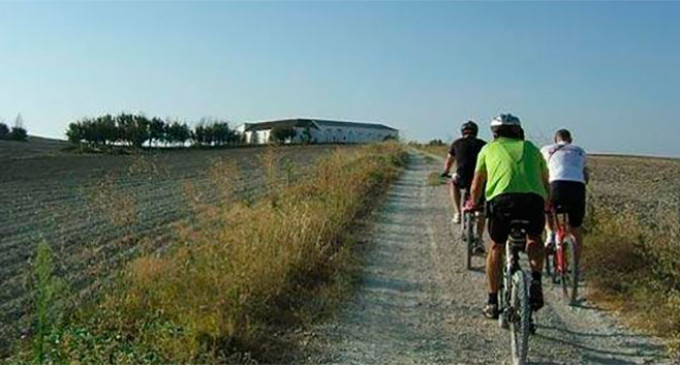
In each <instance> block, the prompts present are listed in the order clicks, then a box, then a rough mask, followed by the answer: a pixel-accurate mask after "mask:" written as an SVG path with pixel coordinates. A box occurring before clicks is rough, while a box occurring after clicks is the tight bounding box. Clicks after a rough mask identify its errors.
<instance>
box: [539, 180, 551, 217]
mask: <svg viewBox="0 0 680 365" xmlns="http://www.w3.org/2000/svg"><path fill="white" fill-rule="evenodd" d="M541 180H543V187H544V188H545V192H546V195H545V212H546V213H548V212H549V211H550V209H551V208H552V207H551V206H550V205H551V203H550V202H551V199H550V174H549V173H548V171H547V170H543V173H542V174H541Z"/></svg>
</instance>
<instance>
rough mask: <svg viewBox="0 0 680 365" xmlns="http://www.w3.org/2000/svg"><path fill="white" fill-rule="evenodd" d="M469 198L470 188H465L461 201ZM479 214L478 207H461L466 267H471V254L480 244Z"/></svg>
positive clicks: (472, 254)
mask: <svg viewBox="0 0 680 365" xmlns="http://www.w3.org/2000/svg"><path fill="white" fill-rule="evenodd" d="M468 200H470V190H469V189H465V194H464V195H463V202H467V201H468ZM480 214H481V212H480V209H479V207H475V209H463V220H462V223H463V224H462V225H461V228H462V231H461V237H462V239H463V242H465V243H466V244H467V247H466V248H467V250H466V260H467V261H466V262H467V266H466V267H467V269H468V270H470V269H471V268H472V256H474V254H475V249H476V248H477V247H479V246H480V242H481V237H478V234H477V219H479V215H480Z"/></svg>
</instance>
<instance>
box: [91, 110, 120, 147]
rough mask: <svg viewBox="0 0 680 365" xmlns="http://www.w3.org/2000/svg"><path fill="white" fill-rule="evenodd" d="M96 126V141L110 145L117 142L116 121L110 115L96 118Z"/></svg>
mask: <svg viewBox="0 0 680 365" xmlns="http://www.w3.org/2000/svg"><path fill="white" fill-rule="evenodd" d="M96 124H97V126H96V129H97V136H98V140H99V141H100V142H101V143H104V144H111V143H116V142H118V136H119V133H118V126H116V119H115V118H114V117H113V116H112V115H111V114H106V115H104V116H101V117H99V118H97V122H96Z"/></svg>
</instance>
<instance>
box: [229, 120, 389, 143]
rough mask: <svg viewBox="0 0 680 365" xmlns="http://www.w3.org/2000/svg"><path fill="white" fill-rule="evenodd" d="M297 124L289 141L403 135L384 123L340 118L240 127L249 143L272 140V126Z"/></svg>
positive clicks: (355, 140)
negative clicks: (344, 120) (338, 119)
mask: <svg viewBox="0 0 680 365" xmlns="http://www.w3.org/2000/svg"><path fill="white" fill-rule="evenodd" d="M276 127H281V128H293V129H295V132H296V133H295V137H294V138H293V139H292V140H290V141H289V142H292V143H300V142H304V141H309V142H311V143H364V142H376V141H383V140H385V139H387V138H397V137H399V131H398V130H396V129H394V128H390V127H388V126H385V125H382V124H375V123H357V122H340V121H332V120H321V119H282V120H273V121H267V122H259V123H244V124H241V125H240V126H238V127H236V131H237V132H239V133H241V134H242V135H243V136H244V139H245V142H246V143H248V144H265V143H269V142H270V135H271V130H272V128H276Z"/></svg>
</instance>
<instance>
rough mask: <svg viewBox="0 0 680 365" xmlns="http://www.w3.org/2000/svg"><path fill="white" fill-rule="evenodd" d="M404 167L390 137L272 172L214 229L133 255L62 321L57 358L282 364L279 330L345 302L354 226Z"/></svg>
mask: <svg viewBox="0 0 680 365" xmlns="http://www.w3.org/2000/svg"><path fill="white" fill-rule="evenodd" d="M263 163H266V161H264V162H263ZM406 163H407V154H406V153H405V152H404V151H403V148H402V146H401V145H399V144H397V143H383V144H379V145H375V146H370V147H363V148H356V149H352V150H347V149H344V150H338V151H337V152H336V153H334V154H333V155H331V156H330V157H328V158H326V159H323V160H321V161H320V162H319V163H318V165H317V166H316V168H315V169H314V172H313V173H312V174H311V176H309V177H308V178H305V179H301V180H299V181H296V182H294V183H291V182H290V179H288V178H284V179H280V177H276V173H275V172H273V171H272V172H271V173H270V174H268V175H271V176H268V178H269V179H270V181H269V182H268V185H267V188H268V192H267V194H266V196H265V198H263V199H262V200H260V201H258V202H254V203H251V204H248V205H246V204H229V205H225V206H223V207H222V208H220V209H219V210H217V211H215V210H211V211H210V217H209V218H207V221H209V222H210V224H208V225H206V226H204V227H201V229H200V230H198V231H196V232H193V233H192V234H189V235H187V236H186V238H185V241H183V242H179V243H178V244H177V245H175V247H176V248H175V249H174V250H172V252H170V253H167V254H164V255H157V254H150V255H145V256H142V257H139V258H137V259H135V260H134V261H133V262H131V263H130V264H129V265H128V266H127V268H126V270H125V271H124V272H123V273H122V274H121V275H120V278H119V279H118V281H117V283H116V284H115V285H114V287H113V288H112V289H111V290H110V291H109V292H108V293H107V294H106V295H104V297H103V298H102V300H101V301H99V303H97V304H96V305H94V306H89V307H87V308H85V309H82V310H80V311H78V312H77V313H75V314H74V315H73V316H72V317H71V318H70V321H69V323H68V324H66V325H64V326H63V328H62V330H61V332H60V334H59V338H58V343H59V344H60V345H59V346H58V352H57V354H58V356H55V357H53V358H52V359H51V360H52V362H54V363H59V362H61V363H69V364H73V363H80V364H85V363H97V364H99V363H116V364H142V363H144V364H160V363H163V364H172V363H175V364H186V363H202V364H217V363H225V362H248V361H249V359H250V356H255V357H256V358H258V360H261V361H266V362H272V361H276V360H277V358H276V357H275V356H271V355H272V354H277V353H280V352H282V351H280V350H281V348H280V347H277V346H280V344H279V343H278V342H277V341H278V340H277V336H276V335H275V332H274V331H276V330H277V329H279V330H280V328H281V327H284V326H287V327H289V326H290V325H299V324H301V323H304V321H305V320H306V319H307V318H309V317H310V316H311V317H313V316H314V315H315V314H316V313H317V312H320V311H323V310H324V308H329V307H330V306H332V305H333V303H334V301H336V300H338V298H340V297H342V291H343V290H345V289H346V288H347V285H348V282H349V281H351V278H350V274H349V270H348V267H349V266H351V265H352V250H351V245H350V244H349V243H350V242H351V239H348V234H347V232H351V231H352V227H353V225H354V224H355V222H356V220H357V218H358V217H360V216H361V215H363V214H365V213H366V212H367V211H368V210H369V209H370V208H371V206H372V205H373V204H374V202H375V197H376V196H379V195H380V194H382V193H383V192H384V191H385V189H386V188H387V187H388V184H389V183H390V182H391V181H393V180H394V179H395V178H396V177H397V176H398V174H399V171H400V167H403V166H404V165H405V164H406ZM290 168H292V167H288V168H287V169H284V176H285V177H287V176H289V175H290V174H291V172H290V171H288V170H289V169H290ZM281 181H283V182H281ZM227 188H228V187H225V189H227ZM310 308H311V312H310ZM282 325H283V326H282ZM28 357H30V356H29V355H28V354H27V353H24V354H22V355H19V356H18V357H17V358H18V359H19V360H22V359H26V358H28Z"/></svg>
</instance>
